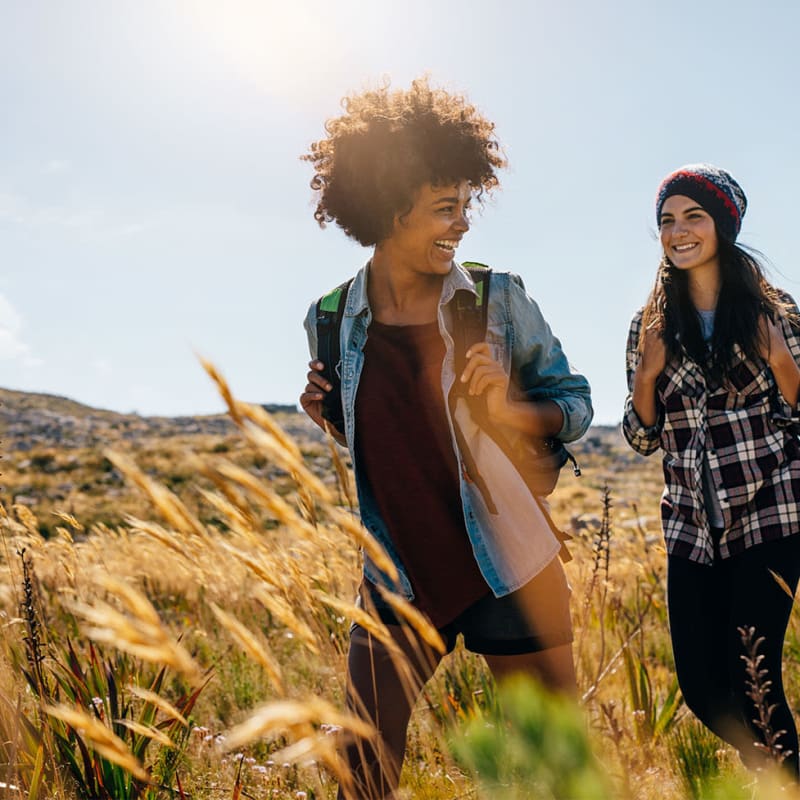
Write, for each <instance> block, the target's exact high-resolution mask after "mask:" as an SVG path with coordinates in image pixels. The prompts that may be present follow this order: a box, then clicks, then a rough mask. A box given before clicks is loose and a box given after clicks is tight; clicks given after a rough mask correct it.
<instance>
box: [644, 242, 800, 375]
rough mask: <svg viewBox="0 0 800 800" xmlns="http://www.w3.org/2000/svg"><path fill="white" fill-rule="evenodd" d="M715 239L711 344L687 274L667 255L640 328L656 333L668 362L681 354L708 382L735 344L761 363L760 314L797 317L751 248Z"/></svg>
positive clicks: (725, 368)
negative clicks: (716, 273)
mask: <svg viewBox="0 0 800 800" xmlns="http://www.w3.org/2000/svg"><path fill="white" fill-rule="evenodd" d="M717 241H718V248H719V249H718V253H719V265H720V280H721V285H720V293H719V298H718V300H717V310H716V313H715V315H714V332H713V334H712V337H711V342H710V343H706V342H705V341H704V339H703V331H702V328H701V325H700V315H699V314H698V313H697V310H696V309H695V307H694V304H693V303H692V300H691V297H690V296H689V275H688V273H687V272H686V271H684V270H679V269H677V268H676V267H675V266H673V264H672V263H671V262H670V260H669V259H668V258H667V256H666V254H665V255H664V256H662V258H661V263H660V264H659V268H658V275H657V276H656V284H655V286H654V288H653V291H652V292H651V294H650V297H649V298H648V300H647V304H646V305H645V307H644V315H643V318H642V326H643V329H647V328H648V327H650V326H651V325H652V326H654V327H655V328H656V329H657V330H659V331H660V332H661V335H662V336H663V337H664V343H665V345H666V348H667V355H668V358H669V359H670V360H673V359H680V358H682V357H683V354H684V353H685V354H686V355H688V356H689V357H690V358H691V359H692V360H694V361H696V362H697V363H698V364H699V365H700V366H701V367H702V368H703V371H704V372H705V374H706V377H707V378H708V379H709V380H711V381H712V382H713V383H717V384H720V383H722V382H723V381H724V380H725V378H726V376H727V375H728V373H729V372H730V370H731V368H732V367H733V365H734V346H735V345H739V347H740V348H741V349H742V351H743V352H744V354H745V355H746V356H747V357H748V358H750V359H752V360H754V361H756V362H759V361H761V355H760V353H759V323H760V320H761V317H762V315H763V314H767V315H768V316H769V317H770V318H771V319H773V320H777V318H778V317H779V316H786V317H788V319H789V321H790V322H791V323H792V324H793V325H794V326H797V325H798V319H797V317H796V313H795V312H794V310H793V308H792V307H791V305H790V303H789V302H788V300H787V297H786V295H784V294H783V293H782V292H781V291H779V290H778V289H776V288H775V287H774V286H773V285H772V284H771V283H769V281H768V280H767V279H766V277H765V276H764V268H763V266H762V264H761V262H760V260H759V258H758V256H757V254H756V253H755V252H753V251H747V250H745V249H744V248H743V247H741V246H740V245H738V244H736V243H735V242H731V241H729V240H727V239H725V238H724V237H722V236H719V235H718V236H717ZM709 344H710V347H709Z"/></svg>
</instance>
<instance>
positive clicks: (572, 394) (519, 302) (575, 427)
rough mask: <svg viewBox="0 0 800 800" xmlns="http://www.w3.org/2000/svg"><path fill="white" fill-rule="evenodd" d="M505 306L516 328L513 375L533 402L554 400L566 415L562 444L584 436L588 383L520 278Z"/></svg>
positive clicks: (508, 293) (509, 286)
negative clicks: (570, 360)
mask: <svg viewBox="0 0 800 800" xmlns="http://www.w3.org/2000/svg"><path fill="white" fill-rule="evenodd" d="M508 278H509V280H508V282H507V289H506V303H507V307H508V309H509V311H510V315H511V320H512V329H513V336H514V341H513V347H512V354H511V374H512V376H513V378H514V379H515V381H516V383H517V385H518V386H519V387H520V389H521V390H522V392H523V393H524V396H525V397H527V398H529V399H530V400H552V401H553V402H555V403H556V404H557V405H558V407H559V408H560V409H561V412H562V413H563V415H564V424H563V425H562V428H561V430H560V431H559V433H558V438H559V439H561V441H563V442H572V441H574V440H575V439H578V438H580V437H581V436H583V434H584V433H586V431H587V430H588V428H589V424H590V423H591V421H592V416H593V413H594V412H593V410H592V401H591V394H590V389H589V382H588V381H587V380H586V378H585V377H584V376H583V375H580V374H579V373H577V372H575V371H574V370H573V369H572V367H571V366H570V364H569V362H568V361H567V357H566V355H565V354H564V351H563V350H562V349H561V342H559V340H558V339H557V338H556V337H555V336H554V335H553V332H552V331H551V330H550V326H549V325H548V324H547V321H546V320H545V318H544V316H542V312H541V311H540V310H539V306H538V305H537V303H536V302H535V301H534V300H532V299H531V298H530V297H529V296H528V295H527V293H526V291H525V286H524V284H523V282H522V279H521V278H520V277H519V276H518V275H509V276H508Z"/></svg>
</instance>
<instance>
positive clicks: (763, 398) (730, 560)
mask: <svg viewBox="0 0 800 800" xmlns="http://www.w3.org/2000/svg"><path fill="white" fill-rule="evenodd" d="M746 207H747V201H746V199H745V195H744V192H743V191H742V188H741V187H740V186H739V184H738V183H737V182H736V181H735V180H734V178H733V177H732V176H731V175H730V174H729V173H728V172H726V171H725V170H722V169H719V168H718V167H714V166H711V165H709V164H692V165H689V166H686V167H682V168H680V169H678V170H676V171H675V172H673V173H671V174H670V175H668V176H667V177H666V178H665V179H664V180H663V182H662V183H661V185H660V187H659V190H658V195H657V199H656V219H657V221H658V226H659V231H660V236H661V245H662V247H663V256H662V259H661V263H660V265H659V268H658V276H657V278H656V285H655V288H654V289H653V292H652V293H651V295H650V298H649V299H648V301H647V304H646V305H645V307H644V308H643V309H642V310H641V311H639V312H638V313H637V314H636V315H635V316H634V318H633V322H632V324H631V329H630V336H629V338H628V349H627V371H628V385H629V388H630V393H629V395H628V398H627V403H626V407H625V416H624V419H623V430H624V433H625V436H626V438H627V440H628V442H629V443H630V445H631V446H632V447H633V448H634V449H635V450H637V451H638V452H640V453H642V454H644V455H649V454H650V453H653V452H655V451H656V450H657V449H659V448H661V450H663V454H664V462H663V467H664V479H665V483H666V487H665V489H664V495H663V498H662V501H661V516H662V524H663V528H664V535H665V538H666V544H667V551H668V572H667V601H668V611H669V624H670V634H671V637H672V645H673V651H674V655H675V668H676V671H677V675H678V682H679V683H680V687H681V690H682V691H683V696H684V698H685V700H686V703H687V705H688V706H689V708H691V709H692V711H693V712H694V713H695V714H696V715H697V717H698V718H699V719H700V720H701V721H702V722H703V723H704V724H705V725H706V726H708V727H709V728H710V729H711V730H712V731H714V732H715V733H716V734H717V735H719V736H720V737H721V738H722V739H724V740H726V741H727V742H729V743H731V744H733V745H734V746H735V747H736V748H737V749H738V750H739V752H740V754H741V756H742V758H743V760H744V761H745V763H747V764H751V765H757V764H759V763H760V762H761V761H763V754H764V752H765V749H767V750H772V751H773V755H777V756H778V758H779V759H781V758H783V759H785V761H784V766H785V767H786V768H788V769H789V771H790V772H791V774H792V775H793V776H794V777H795V778H796V777H797V771H798V752H797V751H798V745H797V733H796V730H795V725H794V721H793V719H792V714H791V711H790V709H789V705H788V703H787V701H786V697H785V696H784V693H783V682H782V678H781V666H782V665H781V653H782V648H783V640H784V636H785V633H786V626H787V624H788V621H789V614H790V612H791V610H792V596H793V593H794V591H795V589H796V587H797V583H798V577H800V536H797V533H798V532H800V447H798V441H797V435H796V434H797V427H796V426H797V423H798V406H797V402H798V390H800V367H798V362H800V327H799V325H800V318H799V317H798V311H797V307H796V306H795V303H794V301H793V300H792V298H791V297H789V296H788V295H787V294H785V293H783V292H781V291H779V290H778V289H776V288H775V287H774V286H772V285H771V284H770V283H768V282H767V280H766V279H765V277H764V274H763V270H762V268H761V266H760V264H759V262H758V261H757V260H756V258H754V257H753V255H751V253H749V252H748V251H746V250H744V249H742V247H741V246H740V245H738V244H737V243H736V238H737V236H738V234H739V230H740V228H741V224H742V216H743V215H744V212H745V208H746ZM750 628H753V629H754V631H755V636H756V637H763V642H762V643H761V645H760V650H759V652H760V655H761V657H762V659H763V660H762V661H761V663H760V665H759V668H760V669H764V670H766V679H768V680H769V681H771V685H770V687H769V693H768V695H767V698H766V706H765V708H766V707H769V706H774V710H773V711H772V715H771V719H769V720H762V719H760V717H759V713H760V710H759V709H758V708H756V707H755V706H754V703H753V699H752V698H751V697H750V696H749V694H751V692H750V689H749V688H748V677H747V673H746V664H745V661H744V660H743V658H742V656H744V655H745V654H746V653H745V650H744V648H743V637H742V633H743V630H744V632H745V633H746V632H747V630H748V629H750ZM764 722H768V728H769V731H770V732H771V733H772V734H773V735H774V736H775V737H776V739H775V740H774V741H770V740H769V736H768V732H767V730H765V728H764V726H763V724H762V723H764ZM766 745H768V747H765V746H766Z"/></svg>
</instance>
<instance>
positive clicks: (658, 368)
mask: <svg viewBox="0 0 800 800" xmlns="http://www.w3.org/2000/svg"><path fill="white" fill-rule="evenodd" d="M666 366H667V345H666V344H665V343H664V337H663V336H662V335H661V331H660V330H658V328H656V327H655V326H652V327H649V328H647V329H646V330H645V331H644V339H643V342H642V357H641V359H640V360H639V366H638V367H637V368H636V374H637V376H641V379H642V380H644V381H646V382H647V383H653V384H654V383H655V382H656V381H657V380H658V377H659V375H661V373H662V372H663V371H664V369H665V368H666Z"/></svg>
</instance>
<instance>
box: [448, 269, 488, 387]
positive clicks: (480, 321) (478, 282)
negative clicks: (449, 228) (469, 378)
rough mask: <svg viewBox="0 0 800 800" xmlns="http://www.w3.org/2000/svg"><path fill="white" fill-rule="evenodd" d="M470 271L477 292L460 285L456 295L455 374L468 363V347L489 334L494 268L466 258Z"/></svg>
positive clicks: (454, 302)
mask: <svg viewBox="0 0 800 800" xmlns="http://www.w3.org/2000/svg"><path fill="white" fill-rule="evenodd" d="M461 266H462V267H464V268H465V269H467V270H468V271H469V274H470V277H471V278H472V281H473V283H474V284H475V293H474V294H473V293H472V292H470V291H469V290H468V289H460V290H459V291H457V292H456V294H455V297H454V298H453V344H454V347H455V349H454V353H453V357H454V366H455V372H456V376H460V375H461V373H462V372H463V371H464V367H466V365H467V350H469V348H470V347H472V345H473V344H476V343H477V342H482V341H483V340H484V339H485V338H486V323H487V320H488V313H489V280H490V278H491V274H492V271H491V269H490V268H489V267H487V266H486V264H479V263H478V262H477V261H465V262H464V263H463V264H462V265H461Z"/></svg>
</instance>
